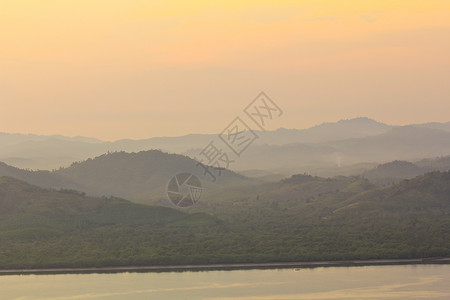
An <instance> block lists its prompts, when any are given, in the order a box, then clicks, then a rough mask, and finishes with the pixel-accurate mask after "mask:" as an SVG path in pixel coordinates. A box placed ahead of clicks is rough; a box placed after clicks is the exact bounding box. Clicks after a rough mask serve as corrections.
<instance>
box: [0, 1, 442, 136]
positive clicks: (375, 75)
mask: <svg viewBox="0 0 450 300" xmlns="http://www.w3.org/2000/svg"><path fill="white" fill-rule="evenodd" d="M449 16H450V1H448V0H442V1H433V0H420V1H419V0H404V1H402V0H397V1H393V0H375V1H374V0H354V1H352V0H350V1H349V0H328V1H320V0H311V1H299V0H297V1H282V0H273V1H263V0H259V1H245V0H239V1H234V0H227V1H171V0H160V1H152V0H146V1H144V0H126V1H125V0H122V1H115V0H64V1H62V0H52V1H50V0H0V104H1V107H0V108H1V109H0V131H3V132H21V133H38V134H55V133H59V134H64V135H84V136H93V137H98V138H102V139H108V140H114V139H118V138H125V137H128V138H145V137H151V136H163V135H182V134H187V133H193V132H195V133H213V132H220V131H221V130H222V129H223V128H224V127H225V126H226V125H228V123H229V122H231V120H232V119H233V118H234V117H235V116H237V115H239V114H241V112H242V109H243V108H244V107H245V106H246V105H247V104H248V103H249V102H250V101H251V100H252V99H253V98H254V97H255V96H256V95H257V94H258V93H259V92H260V91H262V90H263V91H265V92H266V93H267V94H268V95H269V96H271V97H272V98H273V99H274V100H275V101H276V102H277V103H278V105H279V106H280V107H281V108H282V109H283V110H284V115H283V117H282V118H280V119H279V120H278V121H274V122H272V123H271V124H270V128H273V129H275V128H278V127H287V128H304V127H308V126H311V125H315V124H318V123H321V122H324V121H336V120H339V119H343V118H353V117H358V116H368V117H371V118H375V119H377V120H379V121H382V122H386V123H390V124H406V123H419V122H427V121H450V84H449V79H450V17H449Z"/></svg>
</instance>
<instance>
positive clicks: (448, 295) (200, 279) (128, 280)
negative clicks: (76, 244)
mask: <svg viewBox="0 0 450 300" xmlns="http://www.w3.org/2000/svg"><path fill="white" fill-rule="evenodd" d="M0 299H2V300H5V299H23V300H25V299H26V300H28V299H245V300H250V299H252V300H253V299H258V300H264V299H276V300H281V299H308V300H309V299H327V300H329V299H450V265H448V264H447V265H396V266H392V265H391V266H363V267H325V268H310V269H309V268H305V269H294V268H292V269H263V270H261V269H260V270H233V271H183V272H159V273H158V272H153V273H109V274H56V275H4V276H0Z"/></svg>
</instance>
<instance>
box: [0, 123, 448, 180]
mask: <svg viewBox="0 0 450 300" xmlns="http://www.w3.org/2000/svg"><path fill="white" fill-rule="evenodd" d="M419 127H422V128H430V129H440V130H444V131H447V132H450V125H449V123H426V124H418V125H414V128H419ZM393 128H396V127H395V126H390V125H386V124H382V123H379V122H376V121H374V120H371V119H369V118H355V119H350V120H341V121H338V122H335V123H324V124H321V125H318V126H314V127H311V128H308V129H301V130H299V129H283V128H280V129H278V130H275V131H265V132H261V131H255V132H256V133H257V134H258V136H259V138H258V139H257V140H255V142H254V144H253V145H252V147H251V149H252V148H255V147H258V146H261V151H263V152H264V151H269V150H266V149H265V148H267V147H274V149H276V150H277V151H278V148H276V147H277V146H284V145H285V146H286V147H288V148H289V147H290V148H292V147H293V146H291V145H290V144H305V145H307V146H301V147H303V148H305V149H303V150H302V149H300V150H299V153H300V156H302V157H303V156H304V155H306V157H305V158H308V160H309V161H312V162H315V161H318V162H319V163H323V162H325V163H326V164H329V162H330V161H332V162H333V163H336V161H338V160H339V155H340V151H341V149H340V148H341V147H342V148H343V150H346V149H347V148H348V147H351V142H350V141H348V140H349V139H364V138H369V137H374V136H379V135H383V134H386V133H387V132H389V131H390V130H392V129H393ZM399 128H402V127H399ZM405 134H407V133H406V132H405ZM399 136H401V134H399ZM216 138H217V135H216V134H190V135H186V136H181V137H154V138H149V139H143V140H127V139H124V140H118V141H115V142H105V141H100V140H98V139H92V138H85V137H72V138H71V137H64V136H58V135H55V136H38V135H23V134H7V133H0V145H1V147H0V161H3V162H5V163H7V164H10V165H12V166H16V167H20V168H29V169H44V170H51V169H58V168H59V167H67V166H69V165H71V164H72V163H73V162H75V161H81V160H86V159H88V158H92V157H95V156H99V155H102V154H104V153H106V152H108V151H110V152H114V151H126V152H138V151H143V150H150V149H161V150H164V151H168V152H171V153H186V154H188V155H190V156H192V157H193V156H196V155H198V152H199V151H200V150H201V149H203V148H204V147H205V146H206V145H207V144H208V143H209V142H211V141H212V140H214V139H216ZM337 141H346V142H344V143H343V144H336V142H337ZM418 142H420V141H418ZM362 143H363V142H362ZM363 144H364V143H363ZM222 146H223V147H226V146H224V145H222ZM381 146H383V147H387V145H380V147H381ZM347 150H348V149H347ZM350 150H351V149H350ZM435 150H436V151H434V152H432V151H428V152H426V151H422V153H423V156H422V157H431V156H436V155H445V154H449V153H448V151H447V152H446V153H438V154H436V153H437V152H439V151H438V150H439V149H435ZM447 150H448V149H447ZM280 151H281V152H283V151H288V152H289V151H290V150H289V149H288V150H285V149H282V150H280ZM295 151H297V150H295ZM333 151H334V152H333ZM386 151H388V150H386V149H383V151H382V153H384V152H386ZM256 152H258V151H256ZM269 152H270V151H269ZM316 152H318V153H316ZM425 152H426V153H425ZM396 154H398V153H396ZM247 156H249V155H247ZM344 156H345V153H344ZM393 156H394V155H391V156H388V157H384V156H382V155H380V156H378V158H380V159H384V160H382V161H376V162H378V163H381V162H386V161H389V160H393V159H410V157H393ZM362 159H366V157H362ZM358 160H360V158H358ZM368 161H373V160H368ZM348 163H350V162H348ZM341 164H347V161H346V160H343V161H342V162H341ZM302 165H304V164H303V163H302ZM231 167H232V168H234V167H236V170H245V169H260V168H259V167H258V166H257V165H256V164H255V163H252V162H251V160H249V161H248V162H245V161H244V160H242V161H241V160H240V161H239V165H237V164H236V166H231ZM285 171H286V170H285ZM288 171H289V170H288ZM300 171H302V170H296V171H295V170H294V173H295V172H300Z"/></svg>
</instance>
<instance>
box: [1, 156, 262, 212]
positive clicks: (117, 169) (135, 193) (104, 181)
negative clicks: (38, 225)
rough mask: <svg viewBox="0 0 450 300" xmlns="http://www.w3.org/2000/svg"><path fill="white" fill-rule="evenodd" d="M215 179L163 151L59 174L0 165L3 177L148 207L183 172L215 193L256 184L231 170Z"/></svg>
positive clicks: (99, 160)
mask: <svg viewBox="0 0 450 300" xmlns="http://www.w3.org/2000/svg"><path fill="white" fill-rule="evenodd" d="M210 170H211V172H212V174H213V175H214V176H215V179H216V181H215V182H214V183H213V182H212V181H213V178H212V176H210V175H208V174H206V175H205V170H204V169H203V168H202V167H201V166H200V165H197V162H196V161H195V160H193V159H191V158H189V157H187V156H184V155H178V154H169V153H165V152H162V151H159V150H149V151H141V152H138V153H126V152H113V153H108V154H104V155H101V156H98V157H95V158H93V159H87V160H85V161H81V162H76V163H73V164H72V165H71V166H70V167H68V168H61V169H58V170H55V171H52V172H50V171H28V170H21V169H17V168H14V167H11V166H8V165H6V164H4V163H0V176H11V177H15V178H19V179H21V180H24V181H27V182H30V183H32V184H36V185H39V186H42V187H46V188H58V189H59V188H66V189H75V190H79V191H83V192H86V193H87V194H88V195H94V196H102V195H113V196H118V197H123V198H126V199H128V200H131V201H135V202H141V203H145V202H148V201H149V199H150V198H151V197H155V196H165V195H166V189H167V184H168V182H169V180H170V179H171V178H172V176H174V175H176V174H177V173H180V172H188V173H192V174H194V175H196V176H197V177H198V178H199V179H200V181H202V184H203V187H205V188H208V189H212V190H214V189H215V188H217V187H221V186H231V185H238V184H246V183H252V182H254V180H251V179H249V178H247V177H245V176H242V175H239V174H237V173H234V172H232V171H229V170H221V171H220V174H219V171H215V170H213V168H210Z"/></svg>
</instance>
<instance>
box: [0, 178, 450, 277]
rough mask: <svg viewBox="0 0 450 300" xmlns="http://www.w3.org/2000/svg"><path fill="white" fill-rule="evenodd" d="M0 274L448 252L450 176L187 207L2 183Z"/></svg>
mask: <svg viewBox="0 0 450 300" xmlns="http://www.w3.org/2000/svg"><path fill="white" fill-rule="evenodd" d="M0 211H1V213H0V268H23V267H63V266H64V267H81V266H84V267H85V266H119V265H122V266H123V265H155V264H191V263H194V264H208V263H238V262H279V261H307V260H346V259H370V258H417V257H419V258H420V257H431V256H433V257H435V256H450V229H449V228H450V172H434V173H428V174H426V175H423V176H419V177H416V178H413V179H410V180H404V181H401V182H399V183H397V184H394V185H391V186H389V187H383V188H378V187H376V186H374V185H373V184H371V183H370V182H369V181H368V180H366V179H363V178H359V177H342V176H341V177H335V178H320V177H312V176H308V175H296V176H294V177H292V178H289V179H287V180H283V181H280V182H278V183H273V184H262V185H258V186H253V187H250V186H243V187H240V188H227V189H224V190H222V191H220V192H217V193H216V194H215V195H212V196H210V197H208V198H205V199H203V198H202V203H200V205H199V206H197V207H195V208H193V209H192V208H191V209H189V210H187V211H178V210H174V209H170V208H163V207H154V206H145V205H139V204H134V203H131V202H128V201H126V200H122V199H117V198H105V197H103V198H91V197H86V196H84V195H83V194H80V193H78V192H75V191H72V190H62V191H55V190H48V189H42V188H39V187H37V186H33V185H29V184H27V183H25V182H22V181H18V180H16V179H13V178H8V177H3V178H1V179H0Z"/></svg>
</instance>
